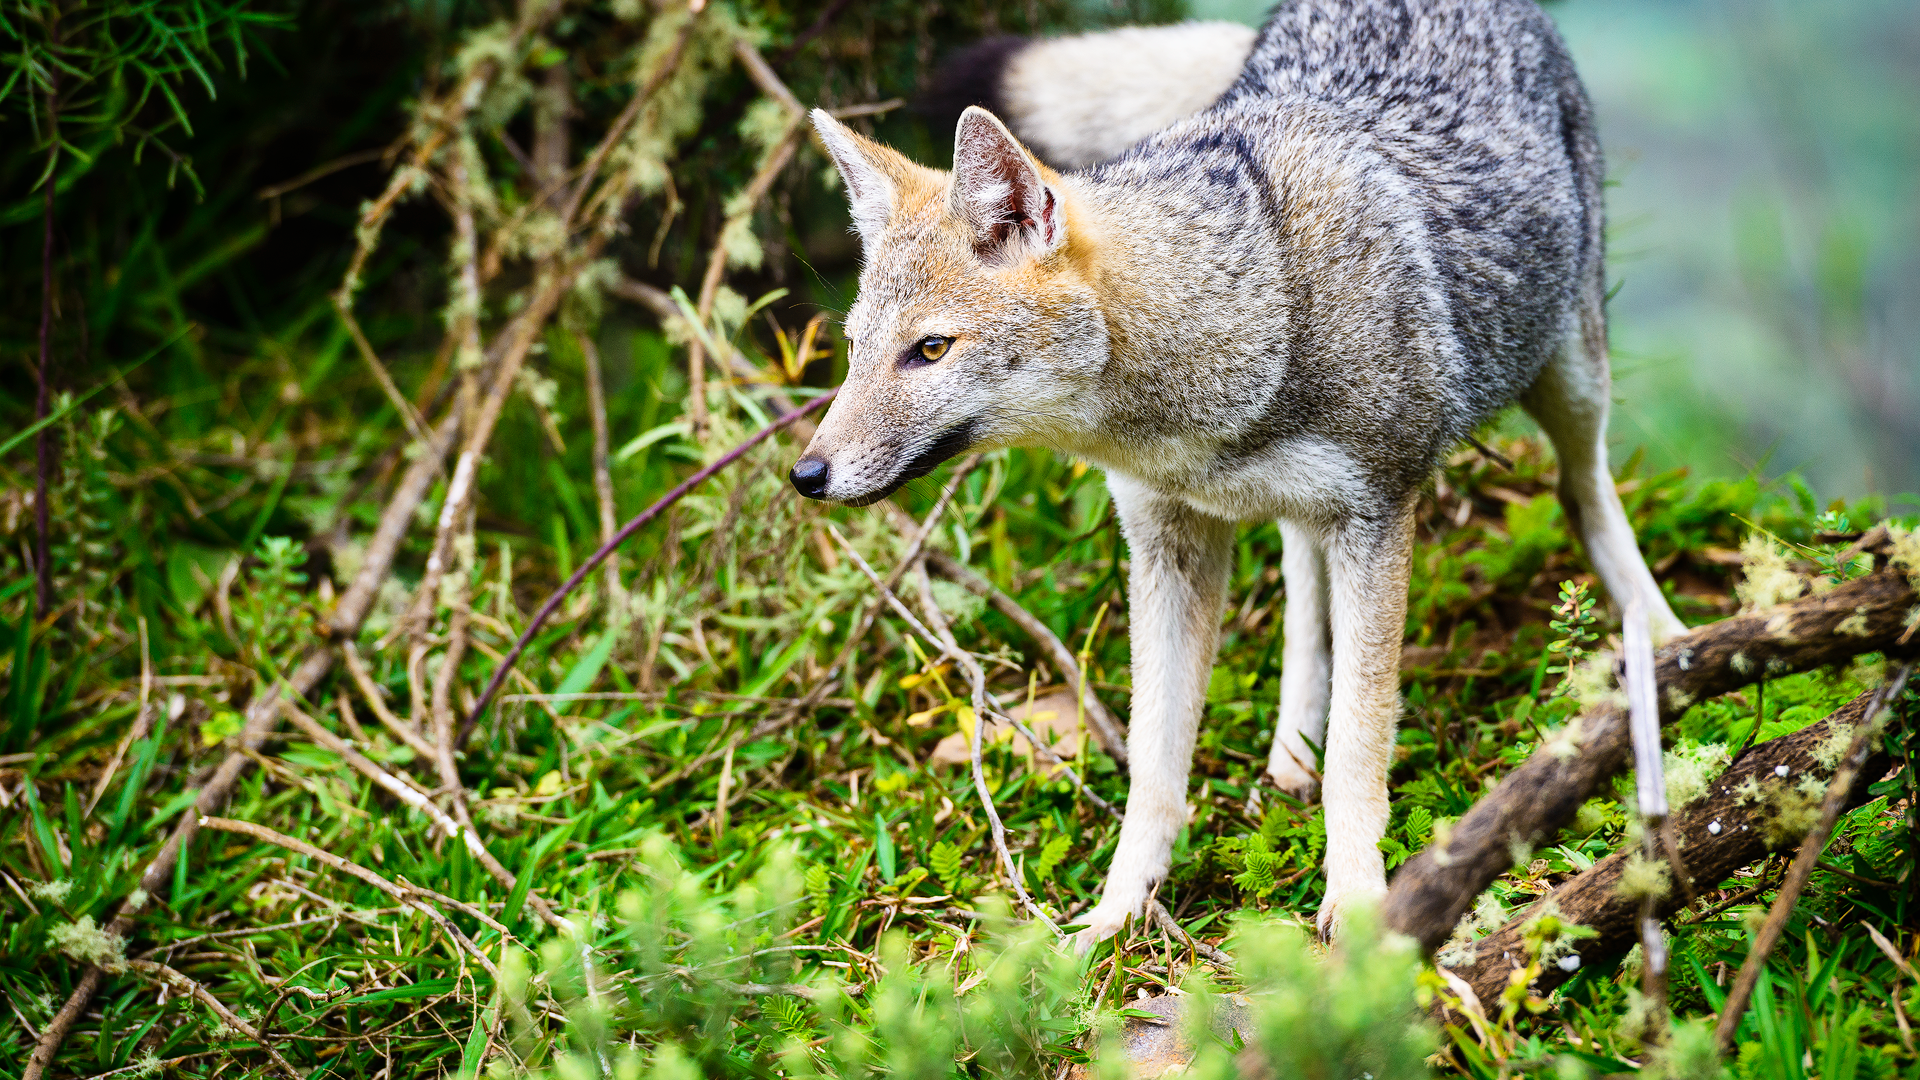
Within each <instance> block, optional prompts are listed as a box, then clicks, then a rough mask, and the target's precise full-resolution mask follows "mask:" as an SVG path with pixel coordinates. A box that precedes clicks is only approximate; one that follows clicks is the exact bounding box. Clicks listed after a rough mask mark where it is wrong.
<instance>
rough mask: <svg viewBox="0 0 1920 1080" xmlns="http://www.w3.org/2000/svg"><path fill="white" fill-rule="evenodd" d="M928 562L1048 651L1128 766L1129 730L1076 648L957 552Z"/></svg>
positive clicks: (935, 554)
mask: <svg viewBox="0 0 1920 1080" xmlns="http://www.w3.org/2000/svg"><path fill="white" fill-rule="evenodd" d="M927 566H928V567H929V568H931V569H932V570H933V572H934V573H937V574H939V575H940V576H941V577H943V578H946V579H948V580H949V581H953V582H955V583H957V584H959V585H960V586H962V587H963V588H965V589H966V590H967V591H968V592H970V593H973V594H974V595H975V596H978V597H981V598H982V599H984V600H986V602H987V603H988V604H991V605H992V606H993V609H994V610H995V611H998V612H999V613H1000V614H1002V615H1004V616H1006V617H1007V619H1008V620H1009V621H1011V622H1012V623H1013V624H1014V625H1015V626H1018V627H1019V628H1020V629H1022V630H1024V631H1026V633H1027V636H1028V637H1030V638H1032V639H1033V640H1034V643H1035V644H1037V645H1039V646H1040V648H1041V649H1043V650H1044V651H1045V652H1046V654H1047V659H1049V660H1051V661H1053V666H1054V667H1056V668H1058V669H1059V671H1060V677H1061V678H1062V679H1064V680H1066V681H1067V682H1069V683H1071V684H1072V685H1074V686H1077V687H1079V689H1080V701H1081V705H1082V707H1083V708H1085V709H1086V713H1087V728H1088V730H1090V731H1091V732H1092V733H1093V737H1094V741H1096V742H1098V743H1099V744H1100V749H1102V750H1105V751H1106V752H1107V756H1108V757H1111V758H1112V759H1113V760H1114V761H1116V762H1118V763H1119V764H1120V766H1121V767H1122V768H1125V767H1126V765H1127V735H1126V731H1125V730H1124V729H1122V728H1121V726H1120V722H1119V721H1118V720H1116V719H1114V716H1113V713H1112V712H1111V711H1109V710H1108V708H1107V706H1106V703H1105V702H1103V701H1101V700H1100V698H1099V696H1098V695H1096V694H1095V693H1094V692H1093V687H1092V686H1091V680H1089V679H1088V678H1087V677H1086V674H1085V673H1084V672H1082V671H1081V670H1080V661H1079V660H1078V659H1077V658H1076V657H1075V656H1074V655H1073V650H1072V649H1070V648H1068V647H1067V644H1066V642H1063V641H1061V640H1060V638H1059V637H1058V636H1057V635H1055V634H1054V632H1053V629H1052V628H1051V627H1049V626H1048V625H1047V624H1046V623H1044V622H1042V621H1040V619H1039V618H1037V617H1035V616H1034V614H1033V613H1032V612H1030V611H1028V610H1027V609H1026V608H1024V607H1021V606H1020V603H1019V601H1017V600H1015V599H1014V598H1013V597H1011V596H1008V595H1007V594H1006V593H1004V592H1001V591H1000V590H999V589H997V588H995V587H994V584H993V582H991V581H988V580H987V579H986V578H984V577H981V576H980V575H979V574H977V573H975V572H974V571H973V570H971V569H970V568H968V567H967V566H965V565H963V564H962V563H961V562H960V561H959V560H958V559H955V558H954V557H953V556H951V555H948V554H946V553H945V552H941V551H932V552H928V553H927Z"/></svg>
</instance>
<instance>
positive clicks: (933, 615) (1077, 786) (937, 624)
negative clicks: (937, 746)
mask: <svg viewBox="0 0 1920 1080" xmlns="http://www.w3.org/2000/svg"><path fill="white" fill-rule="evenodd" d="M917 569H918V570H919V573H917V574H915V575H914V577H915V578H917V579H918V583H919V586H920V609H921V610H922V611H925V612H926V613H927V621H928V622H929V623H931V624H933V626H934V629H935V630H936V632H941V633H942V638H941V640H943V641H944V640H946V639H947V638H951V637H952V636H953V632H952V628H951V620H949V619H948V618H947V613H946V611H945V610H943V609H942V608H941V607H940V603H939V601H938V600H935V599H934V596H933V579H932V578H930V577H928V576H927V564H926V562H925V561H924V560H922V561H921V562H920V564H919V566H918V568H917ZM954 647H955V648H958V647H959V646H958V644H956V645H955V646H954ZM988 702H989V704H988V708H989V709H990V710H991V712H990V713H989V714H987V715H990V716H991V717H992V718H993V719H995V720H998V721H1001V722H1002V723H1006V724H1011V725H1012V726H1013V730H1015V731H1017V732H1019V733H1020V737H1021V738H1023V739H1025V740H1027V745H1028V746H1031V747H1033V750H1034V752H1035V753H1036V754H1039V755H1041V756H1042V757H1044V758H1046V759H1047V760H1049V761H1051V762H1053V763H1054V764H1055V765H1057V766H1059V768H1060V771H1061V773H1063V774H1064V775H1065V776H1066V778H1067V782H1068V783H1071V784H1072V785H1073V789H1074V790H1075V791H1076V792H1078V793H1079V794H1080V797H1081V798H1083V799H1085V800H1087V801H1088V802H1090V803H1092V804H1093V805H1094V806H1097V807H1099V808H1100V809H1101V810H1102V811H1104V812H1105V813H1106V815H1107V816H1108V817H1110V818H1112V819H1113V820H1115V821H1120V820H1122V818H1121V814H1120V811H1119V810H1117V809H1115V808H1114V806H1113V804H1112V803H1109V802H1108V801H1107V800H1105V799H1103V798H1101V797H1100V796H1098V795H1095V794H1094V793H1093V792H1092V791H1090V790H1088V788H1087V785H1086V783H1085V782H1084V781H1082V780H1081V779H1080V774H1079V773H1078V772H1075V771H1074V768H1073V765H1072V763H1070V762H1069V761H1067V759H1066V758H1064V757H1061V756H1060V755H1059V754H1058V753H1056V752H1055V751H1054V749H1053V747H1051V746H1049V745H1047V743H1046V742H1044V741H1042V740H1041V738H1040V736H1039V735H1036V734H1034V731H1033V729H1032V728H1029V727H1028V726H1027V725H1026V723H1025V722H1024V721H1022V720H1021V719H1020V718H1019V717H1016V716H1014V715H1013V714H1012V713H1009V712H1002V711H1001V710H999V709H996V708H993V706H992V699H991V698H989V699H988ZM981 719H982V722H984V721H985V716H983V717H982V718H981Z"/></svg>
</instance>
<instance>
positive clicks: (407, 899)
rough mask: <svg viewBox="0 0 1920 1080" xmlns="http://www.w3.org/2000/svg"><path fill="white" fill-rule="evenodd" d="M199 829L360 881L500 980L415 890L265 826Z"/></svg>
mask: <svg viewBox="0 0 1920 1080" xmlns="http://www.w3.org/2000/svg"><path fill="white" fill-rule="evenodd" d="M200 827H201V828H203V829H213V830H216V831H218V832H230V833H238V834H239V835H241V836H250V837H252V838H253V839H255V840H258V841H260V842H261V843H263V844H272V845H273V846H275V847H280V848H285V849H287V850H288V851H291V852H293V853H295V854H297V855H305V856H306V857H307V858H309V859H312V860H313V861H315V862H317V863H319V864H320V865H322V866H325V867H328V868H330V869H333V870H337V871H339V872H340V873H343V874H346V875H348V876H350V877H356V878H359V879H360V880H361V881H364V882H366V883H367V884H368V885H371V886H373V887H374V888H375V889H378V890H380V891H381V892H383V893H385V894H387V895H388V896H391V897H393V899H394V900H395V901H397V902H399V903H402V904H405V905H407V906H408V907H410V908H413V909H414V910H415V911H418V912H420V913H421V914H422V915H425V916H426V917H427V918H429V919H431V920H433V923H434V925H435V926H438V927H439V928H440V932H441V933H443V934H445V935H447V938H448V939H449V940H451V941H452V942H454V944H456V945H457V946H459V947H460V948H461V949H462V950H464V951H465V952H466V953H467V954H468V955H469V956H472V957H473V958H474V960H475V962H477V963H478V964H479V965H480V967H481V969H482V970H483V971H485V972H486V973H487V974H488V975H491V976H493V977H495V978H498V977H499V974H500V973H499V972H498V971H497V970H495V968H494V966H493V961H491V960H489V959H487V954H486V953H485V952H483V951H481V949H480V947H479V946H477V945H475V944H474V943H473V939H471V938H469V937H467V935H465V934H463V933H461V932H460V928H459V927H457V926H455V925H453V923H452V921H451V920H449V919H448V918H447V917H446V915H445V914H443V913H442V912H441V911H440V909H439V908H437V907H434V906H433V905H432V904H429V903H427V902H426V900H424V899H422V894H420V893H418V892H416V891H415V890H414V889H412V888H410V887H408V886H405V885H396V884H394V883H393V882H391V881H388V880H387V879H386V878H383V877H381V876H380V875H379V874H376V873H374V872H373V871H371V870H369V869H367V868H366V867H364V866H361V865H360V864H359V863H356V862H353V861H351V860H349V859H345V858H342V857H340V856H338V855H335V854H334V853H333V852H331V851H325V850H322V849H320V848H317V847H314V846H313V845H312V844H309V843H307V842H306V841H305V840H300V839H296V838H294V837H291V836H288V835H286V834H285V833H280V832H275V831H274V830H272V829H269V828H267V827H266V826H265V825H255V824H254V823H253V822H251V821H239V820H236V819H234V818H221V817H203V818H201V819H200Z"/></svg>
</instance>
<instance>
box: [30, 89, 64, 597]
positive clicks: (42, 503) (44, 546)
mask: <svg viewBox="0 0 1920 1080" xmlns="http://www.w3.org/2000/svg"><path fill="white" fill-rule="evenodd" d="M48 107H49V110H51V109H52V105H51V103H49V106H48ZM56 115H57V114H56ZM59 149H60V143H59V129H58V128H57V127H56V128H55V129H54V149H53V150H52V151H51V153H52V154H53V155H55V158H56V160H57V158H58V154H59ZM56 179H57V177H56V176H55V175H54V170H53V169H52V168H49V169H48V170H47V178H46V187H45V190H44V191H43V192H42V193H41V196H40V197H41V213H40V217H41V237H40V368H39V376H40V388H39V391H38V392H37V393H36V394H35V395H34V399H33V418H34V420H35V421H40V420H45V419H46V418H47V410H48V409H49V408H51V407H52V390H51V386H52V375H51V373H50V372H49V371H48V370H47V368H48V361H49V358H50V356H51V354H52V352H53V189H54V186H55V181H56ZM33 464H34V479H33V526H34V549H35V550H34V553H33V561H34V562H35V563H36V564H37V565H36V566H35V567H34V576H35V586H36V588H35V590H34V614H35V615H36V616H38V617H39V618H43V619H44V618H46V617H47V612H49V611H52V610H53V547H52V540H51V536H52V529H51V527H50V519H49V517H48V513H47V476H48V474H49V473H51V472H52V471H53V426H52V425H51V424H49V425H47V426H46V427H43V428H41V429H40V434H39V435H37V436H36V437H35V438H34V440H33Z"/></svg>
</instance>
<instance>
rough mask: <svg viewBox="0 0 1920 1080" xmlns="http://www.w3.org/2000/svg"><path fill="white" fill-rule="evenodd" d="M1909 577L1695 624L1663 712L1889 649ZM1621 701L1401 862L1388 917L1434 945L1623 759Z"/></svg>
mask: <svg viewBox="0 0 1920 1080" xmlns="http://www.w3.org/2000/svg"><path fill="white" fill-rule="evenodd" d="M1915 602H1916V597H1915V595H1914V589H1913V585H1912V583H1911V582H1910V581H1909V580H1908V579H1907V577H1906V576H1905V575H1903V574H1901V573H1899V572H1898V571H1895V570H1892V569H1888V568H1882V569H1880V570H1877V571H1875V572H1874V573H1872V574H1869V575H1867V576H1866V577H1863V578H1860V579H1859V580H1856V581H1851V582H1848V583H1847V584H1844V585H1840V586H1837V587H1835V588H1833V589H1831V590H1829V591H1827V592H1824V593H1821V594H1819V595H1816V596H1809V597H1806V598H1804V599H1801V600H1796V601H1793V602H1791V603H1787V604H1781V605H1780V606H1778V607H1774V608H1769V609H1767V610H1764V611H1759V612H1754V613H1752V614H1748V615H1737V616H1734V617H1733V618H1730V619H1725V620H1722V621H1721V622H1718V623H1714V624H1713V625H1711V626H1704V627H1700V628H1699V629H1696V630H1695V631H1694V632H1693V633H1691V634H1689V635H1687V636H1686V637H1684V638H1680V639H1679V640H1677V641H1674V642H1672V643H1670V644H1668V645H1667V646H1666V647H1665V648H1663V649H1661V650H1660V652H1659V654H1658V656H1657V657H1656V675H1657V678H1658V682H1659V686H1660V691H1661V692H1660V719H1661V722H1662V723H1663V724H1664V723H1669V722H1671V721H1673V720H1675V719H1677V718H1679V716H1680V715H1681V714H1682V713H1684V712H1685V711H1686V709H1687V707H1688V706H1690V705H1692V704H1693V703H1694V702H1695V701H1698V700H1700V699H1702V698H1705V697H1711V696H1714V695H1718V694H1724V693H1726V692H1728V691H1730V690H1735V689H1738V688H1739V687H1741V686H1744V685H1746V684H1747V683H1750V682H1752V681H1753V680H1754V679H1756V678H1759V677H1761V676H1763V675H1764V676H1778V675H1784V674H1788V673H1790V672H1795V671H1806V670H1808V669H1811V668H1817V667H1821V666H1824V665H1827V664H1833V663H1840V662H1843V661H1846V660H1849V659H1851V658H1852V657H1854V656H1857V655H1859V654H1861V653H1866V652H1873V651H1876V650H1882V649H1886V648H1888V647H1889V646H1892V645H1894V644H1895V643H1896V642H1897V641H1898V640H1899V639H1900V636H1901V635H1902V634H1903V633H1905V632H1906V629H1907V626H1906V621H1907V619H1908V617H1909V612H1911V611H1912V610H1913V608H1914V606H1915ZM1631 742H1632V740H1631V736H1630V734H1629V732H1628V723H1627V710H1626V708H1625V706H1624V704H1623V703H1620V702H1618V701H1608V702H1605V703H1603V704H1601V705H1598V706H1596V707H1594V708H1592V709H1589V710H1588V711H1586V712H1584V713H1582V714H1581V715H1580V716H1578V717H1576V718H1575V719H1574V720H1573V721H1572V722H1571V723H1569V724H1568V725H1567V727H1566V729H1565V730H1563V731H1562V732H1560V733H1559V734H1558V735H1557V736H1554V737H1550V738H1549V740H1548V743H1547V745H1546V746H1544V747H1543V748H1542V749H1540V750H1539V751H1538V752H1536V753H1535V754H1534V755H1533V757H1532V758H1530V759H1529V760H1528V761H1527V762H1526V763H1525V764H1523V765H1521V766H1520V767H1519V768H1518V769H1515V770H1514V771H1513V772H1512V773H1510V774H1508V776H1507V777H1506V778H1505V779H1504V780H1502V781H1501V782H1500V785H1499V786H1498V787H1496V788H1495V789H1494V790H1493V791H1492V793H1490V794H1489V795H1488V796H1487V797H1486V798H1484V799H1482V800H1480V802H1479V803H1477V804H1476V805H1475V806H1474V807H1473V809H1472V810H1470V811H1468V812H1467V814H1466V816H1464V817H1462V818H1461V819H1460V821H1459V822H1458V823H1457V824H1455V825H1454V827H1453V829H1452V831H1451V833H1450V834H1449V835H1448V836H1447V837H1446V838H1445V840H1444V842H1438V841H1437V842H1436V843H1434V844H1433V845H1432V846H1431V847H1429V848H1428V849H1427V850H1426V851H1424V852H1421V854H1420V855H1419V856H1418V857H1417V858H1415V859H1414V860H1413V861H1411V862H1409V863H1408V864H1407V865H1406V866H1404V867H1402V868H1401V870H1400V873H1399V875H1398V876H1397V877H1395V878H1394V881H1393V885H1392V888H1391V889H1390V890H1389V891H1388V893H1387V900H1386V906H1385V917H1386V924H1387V926H1388V927H1390V928H1391V929H1394V930H1397V931H1399V932H1400V933H1403V934H1406V935H1407V936H1409V937H1412V938H1414V939H1415V940H1417V941H1419V942H1420V944H1421V946H1422V947H1423V948H1425V949H1427V950H1428V951H1432V950H1433V949H1434V948H1436V947H1437V946H1439V944H1440V943H1441V942H1442V941H1444V940H1446V938H1447V935H1448V934H1449V933H1451V932H1452V930H1453V928H1454V925H1455V924H1456V923H1458V922H1459V921H1460V916H1461V915H1463V914H1465V913H1466V911H1467V909H1468V907H1470V906H1471V905H1472V903H1473V899H1474V897H1475V896H1478V895H1479V893H1480V891H1481V890H1482V889H1484V888H1486V887H1487V885H1489V884H1491V883H1492V881H1493V880H1494V879H1495V878H1497V877H1499V876H1500V875H1501V874H1502V873H1505V872H1506V870H1507V869H1508V868H1509V867H1511V866H1512V865H1513V861H1514V856H1513V852H1514V851H1516V850H1523V849H1525V848H1527V847H1530V846H1533V845H1537V844H1540V843H1543V842H1545V841H1546V840H1548V839H1549V838H1551V837H1552V836H1553V835H1554V834H1556V833H1557V832H1559V830H1560V829H1561V827H1562V826H1564V825H1566V824H1567V823H1568V822H1570V821H1572V820H1573V816H1574V814H1575V812H1576V811H1578V810H1579V808H1580V804H1581V803H1583V802H1585V801H1586V800H1587V797H1588V796H1589V795H1591V794H1592V793H1593V791H1594V790H1595V788H1597V787H1598V786H1599V784H1600V783H1601V782H1602V781H1604V780H1605V779H1607V778H1608V777H1610V776H1612V775H1613V774H1614V773H1616V772H1619V771H1620V770H1621V769H1622V768H1624V767H1625V766H1626V764H1627V761H1628V758H1629V755H1630V752H1631V749H1632V746H1631Z"/></svg>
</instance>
